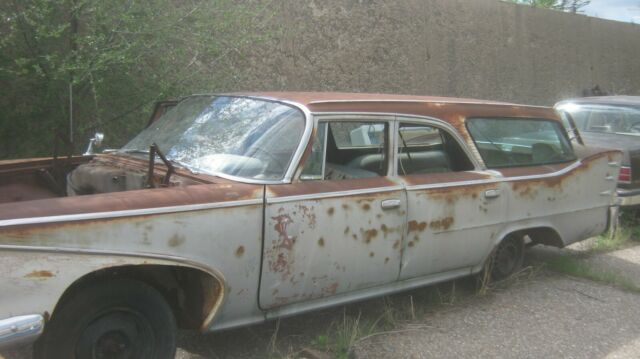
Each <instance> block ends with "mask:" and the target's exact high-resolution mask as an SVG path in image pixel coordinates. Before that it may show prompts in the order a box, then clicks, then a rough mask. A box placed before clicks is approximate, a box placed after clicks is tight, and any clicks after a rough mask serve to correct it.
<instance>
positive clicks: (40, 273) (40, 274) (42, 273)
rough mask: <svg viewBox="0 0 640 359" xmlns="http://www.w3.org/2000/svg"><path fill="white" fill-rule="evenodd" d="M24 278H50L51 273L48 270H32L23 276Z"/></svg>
mask: <svg viewBox="0 0 640 359" xmlns="http://www.w3.org/2000/svg"><path fill="white" fill-rule="evenodd" d="M24 277H25V278H51V277H53V273H51V272H50V271H48V270H34V271H33V272H31V273H29V274H27V275H25V276H24Z"/></svg>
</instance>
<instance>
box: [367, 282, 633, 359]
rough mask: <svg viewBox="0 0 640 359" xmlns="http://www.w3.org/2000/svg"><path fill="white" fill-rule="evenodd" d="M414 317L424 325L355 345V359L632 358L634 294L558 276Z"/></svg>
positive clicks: (519, 284)
mask: <svg viewBox="0 0 640 359" xmlns="http://www.w3.org/2000/svg"><path fill="white" fill-rule="evenodd" d="M419 323H420V324H422V325H426V326H427V327H425V328H423V329H419V330H410V331H406V332H398V333H395V334H388V335H382V336H376V337H373V338H371V339H369V340H366V341H364V342H362V343H360V344H359V345H358V347H357V348H356V351H355V354H356V357H357V358H373V359H375V358H634V359H635V358H638V357H640V295H638V294H635V293H630V292H625V291H621V290H619V289H616V288H613V287H610V286H606V285H600V284H595V283H593V282H590V281H583V280H577V279H574V278H567V277H563V276H560V275H546V276H541V277H538V278H535V279H532V280H529V281H525V282H520V283H517V284H516V285H513V286H511V287H509V288H507V289H504V290H501V291H495V292H492V293H491V294H490V295H488V296H485V297H475V298H472V299H471V300H469V301H466V302H465V303H464V305H459V306H456V307H455V308H452V309H450V310H441V311H435V312H433V313H430V314H427V315H426V316H425V317H424V318H422V319H421V320H420V321H419ZM411 328H412V326H411V325H407V326H405V327H401V328H398V330H399V331H400V330H403V329H411Z"/></svg>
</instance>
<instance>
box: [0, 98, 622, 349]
mask: <svg viewBox="0 0 640 359" xmlns="http://www.w3.org/2000/svg"><path fill="white" fill-rule="evenodd" d="M234 96H236V95H234ZM241 96H254V97H264V98H270V99H274V100H276V101H277V100H279V99H283V101H287V103H293V104H295V105H296V106H298V107H299V108H301V109H303V111H304V113H305V116H306V131H305V135H304V136H303V139H302V144H301V146H300V148H299V150H298V152H297V153H296V155H295V156H294V162H293V163H292V165H291V169H290V173H291V174H292V177H291V178H290V179H288V180H286V181H283V183H239V182H237V181H232V180H229V179H216V180H212V181H209V182H207V181H204V183H202V184H197V185H192V186H185V187H168V188H152V189H142V190H135V191H126V192H116V193H106V194H94V195H86V196H78V197H62V198H44V199H31V200H25V201H20V202H8V203H3V204H0V262H1V263H3V264H4V269H5V272H4V274H3V275H2V281H1V282H0V289H2V293H3V294H2V296H0V329H1V327H2V324H7V323H10V320H11V319H12V318H18V317H21V316H25V315H39V316H41V317H42V319H43V320H44V321H46V320H47V319H48V318H49V317H50V316H51V315H55V308H56V306H57V305H59V303H60V301H62V300H64V299H65V297H66V296H69V295H72V294H73V292H74V291H75V290H80V289H81V287H82V284H83V283H85V282H86V281H95V280H100V279H101V278H104V277H105V276H117V275H132V276H134V277H136V278H139V279H140V280H144V281H148V282H149V283H151V284H152V285H153V286H155V287H158V288H159V289H160V290H161V291H162V292H163V293H166V295H167V298H169V300H170V301H172V302H175V303H173V305H174V306H175V307H177V308H178V309H177V310H178V311H180V310H183V311H186V312H189V313H187V314H185V319H184V321H185V322H188V323H190V325H187V327H191V328H197V329H200V330H203V331H206V330H220V329H226V328H232V327H237V326H242V325H247V324H251V323H258V322H261V321H264V320H267V319H271V318H276V317H280V316H285V315H291V314H296V313H301V312H304V311H307V310H313V309H319V308H323V307H327V306H331V305H336V304H340V303H347V302H350V301H354V300H360V299H364V298H369V297H373V296H379V295H383V294H387V293H392V292H396V291H400V290H405V289H409V288H414V287H418V286H423V285H426V284H430V283H435V282H439V281H443V280H448V279H452V278H456V277H460V276H464V275H469V274H472V273H477V272H479V271H480V270H481V269H482V267H483V265H484V263H485V260H486V259H487V258H488V257H489V255H490V254H491V252H492V250H493V248H494V247H495V246H496V245H497V244H498V243H499V242H500V241H501V240H502V239H503V238H505V237H506V236H508V235H509V234H513V233H519V234H521V235H527V236H528V237H529V238H530V239H531V240H532V241H533V242H535V243H544V244H550V245H555V246H559V247H562V246H564V245H567V244H570V243H573V242H575V241H579V240H582V239H585V238H587V237H590V236H592V235H597V234H599V233H602V232H603V231H604V230H606V228H607V226H608V213H609V208H610V205H611V204H612V199H613V193H614V188H615V184H616V183H615V179H616V177H617V170H618V166H619V162H620V152H619V151H615V150H594V149H590V148H582V147H581V146H575V149H576V153H577V158H576V159H575V160H574V161H568V162H565V163H558V164H549V165H541V166H529V167H514V168H504V169H499V170H496V169H493V170H489V169H486V167H485V166H484V163H483V160H482V157H481V156H480V155H479V153H478V150H477V148H476V145H475V143H474V142H473V139H472V138H471V136H470V135H469V133H468V131H467V128H466V127H465V121H466V120H467V119H468V118H472V117H477V116H494V117H512V118H519V117H522V118H545V119H552V120H555V121H559V119H558V118H557V117H556V115H555V114H554V113H553V111H552V110H551V109H548V108H538V107H529V106H518V105H511V104H501V103H490V102H479V101H472V100H469V101H460V100H457V101H455V100H447V99H437V98H436V99H429V100H425V99H424V98H421V97H416V98H414V97H406V98H402V99H398V98H395V97H391V98H389V99H388V100H386V99H385V98H380V96H377V97H375V98H369V97H366V96H365V97H356V98H353V97H349V96H346V95H345V96H344V100H341V99H340V95H333V96H332V97H331V96H330V97H328V98H325V97H322V96H320V97H318V96H315V100H313V99H310V98H314V95H311V94H304V93H302V94H300V93H299V94H276V93H263V94H242V95H241ZM362 116H364V117H367V118H376V119H379V120H380V121H383V122H385V123H387V124H388V125H389V126H390V128H391V130H394V129H397V126H398V123H399V122H401V121H402V122H412V123H418V124H420V123H424V124H429V125H432V126H436V127H438V128H440V129H442V130H445V131H447V132H449V133H450V134H451V135H452V136H453V137H454V138H455V140H456V141H457V142H458V143H459V144H460V146H462V148H463V149H464V151H465V153H466V154H467V155H469V157H470V159H471V161H472V163H473V166H474V168H473V170H470V171H461V172H450V173H437V174H429V175H408V176H398V175H397V169H396V165H395V159H394V158H395V157H394V156H397V152H394V151H395V150H394V148H395V146H394V144H395V142H396V141H397V139H393V137H395V136H391V137H392V138H391V140H390V143H391V146H390V147H389V148H390V150H389V151H390V158H392V159H394V160H393V161H388V163H389V169H388V173H387V175H386V176H381V177H376V178H367V179H358V180H344V181H304V180H301V179H300V173H301V172H302V169H303V166H304V162H305V160H306V159H307V158H308V156H309V154H310V152H311V146H312V138H313V134H314V133H315V129H317V126H318V123H319V122H320V121H331V120H332V118H340V119H347V120H349V119H358V118H360V117H362ZM391 133H394V134H395V132H391ZM109 156H116V155H113V154H105V155H98V156H97V157H105V158H108V157H109ZM90 159H91V158H90V157H85V158H79V159H77V161H79V162H87V161H89V160H90ZM25 163H26V164H25ZM28 163H29V161H5V162H2V163H0V176H12V175H15V174H16V173H19V172H20V171H23V172H25V171H27V172H28V171H31V170H33V169H34V168H35V169H38V168H43V167H47V166H51V160H41V161H40V162H37V164H35V165H33V166H28V165H27V164H28ZM142 165H144V163H142ZM159 171H160V172H162V169H160V170H159ZM203 177H207V176H204V175H203ZM0 190H2V191H5V190H6V187H5V189H2V187H0ZM495 194H497V196H495V197H497V198H494V195H495ZM387 200H393V201H394V202H393V204H396V203H397V204H398V206H397V208H394V209H393V211H388V210H385V208H384V203H383V202H384V201H387ZM395 201H397V202H395ZM329 224H330V225H329ZM185 278H186V279H185ZM185 283H190V284H188V285H187V284H185ZM190 296H198V298H197V300H196V299H190ZM193 306H197V308H189V307H193ZM180 308H182V309H180ZM5 318H6V319H5ZM190 318H191V320H188V319H190ZM36 337H37V333H35V334H34V335H30V336H29V335H27V336H25V338H24V340H32V339H34V338H36ZM7 338H8V339H7ZM0 339H6V340H5V342H6V343H17V342H18V341H20V340H21V339H22V338H17V337H15V336H13V337H12V336H11V333H8V334H6V335H5V334H3V332H1V331H0ZM0 345H1V344H0Z"/></svg>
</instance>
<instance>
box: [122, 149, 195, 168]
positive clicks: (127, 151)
mask: <svg viewBox="0 0 640 359" xmlns="http://www.w3.org/2000/svg"><path fill="white" fill-rule="evenodd" d="M156 148H157V147H156ZM117 152H120V153H125V154H131V153H133V154H143V155H148V154H150V153H151V151H149V150H139V149H130V150H117ZM154 157H155V158H159V159H161V160H162V157H160V156H159V155H158V151H156V154H155V155H154ZM165 160H167V161H169V162H171V163H173V164H176V165H178V167H180V168H184V169H186V170H188V171H189V172H191V173H192V174H198V171H196V170H195V169H193V168H192V167H191V166H189V165H188V164H186V163H184V162H181V161H178V160H174V159H171V158H167V157H165V159H164V160H162V162H163V163H164V162H165ZM165 164H166V163H165ZM167 167H169V166H167Z"/></svg>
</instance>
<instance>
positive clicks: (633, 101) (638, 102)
mask: <svg viewBox="0 0 640 359" xmlns="http://www.w3.org/2000/svg"><path fill="white" fill-rule="evenodd" d="M565 103H576V104H594V105H595V104H597V105H628V106H640V96H594V97H580V98H573V99H569V100H564V101H560V102H558V103H557V104H556V106H557V105H559V104H565Z"/></svg>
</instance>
